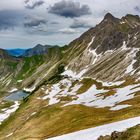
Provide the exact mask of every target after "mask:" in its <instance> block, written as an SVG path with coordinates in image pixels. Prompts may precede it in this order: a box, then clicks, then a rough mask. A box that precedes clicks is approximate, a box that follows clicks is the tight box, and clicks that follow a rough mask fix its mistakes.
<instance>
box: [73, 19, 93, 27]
mask: <svg viewBox="0 0 140 140" xmlns="http://www.w3.org/2000/svg"><path fill="white" fill-rule="evenodd" d="M90 27H92V26H91V25H90V24H89V23H88V21H84V20H78V19H75V20H74V22H73V23H72V25H71V26H70V28H90Z"/></svg>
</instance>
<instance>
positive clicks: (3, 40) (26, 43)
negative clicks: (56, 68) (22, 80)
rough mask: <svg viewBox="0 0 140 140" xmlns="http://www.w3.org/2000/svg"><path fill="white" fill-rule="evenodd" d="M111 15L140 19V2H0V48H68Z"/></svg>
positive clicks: (54, 0)
mask: <svg viewBox="0 0 140 140" xmlns="http://www.w3.org/2000/svg"><path fill="white" fill-rule="evenodd" d="M108 12H110V13H112V14H113V15H114V16H116V17H119V18H120V17H122V16H125V15H126V14H128V13H129V14H135V15H140V0H0V48H5V49H8V48H31V47H34V46H35V45H36V44H38V43H40V44H52V45H56V44H58V45H64V44H68V43H69V42H70V41H72V40H73V39H75V38H77V37H78V36H80V35H81V34H82V33H83V32H85V31H86V30H88V29H89V28H90V27H93V26H95V25H96V24H97V23H99V22H100V21H101V20H102V19H103V17H104V15H105V14H106V13H108Z"/></svg>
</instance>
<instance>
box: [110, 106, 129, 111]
mask: <svg viewBox="0 0 140 140" xmlns="http://www.w3.org/2000/svg"><path fill="white" fill-rule="evenodd" d="M130 106H132V105H116V106H114V107H112V108H111V109H110V110H120V109H124V108H127V107H130Z"/></svg>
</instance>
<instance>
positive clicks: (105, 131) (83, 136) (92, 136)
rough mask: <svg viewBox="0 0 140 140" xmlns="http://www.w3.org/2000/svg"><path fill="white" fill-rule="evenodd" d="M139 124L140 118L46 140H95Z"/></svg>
mask: <svg viewBox="0 0 140 140" xmlns="http://www.w3.org/2000/svg"><path fill="white" fill-rule="evenodd" d="M138 124H140V117H135V118H131V119H127V120H123V121H119V122H114V123H110V124H106V125H102V126H98V127H94V128H89V129H85V130H81V131H77V132H74V133H70V134H66V135H62V136H58V137H54V138H50V139H46V140H97V139H98V138H99V137H100V136H106V135H111V133H112V132H114V131H118V132H122V131H125V130H126V129H128V128H131V127H133V126H136V125H138Z"/></svg>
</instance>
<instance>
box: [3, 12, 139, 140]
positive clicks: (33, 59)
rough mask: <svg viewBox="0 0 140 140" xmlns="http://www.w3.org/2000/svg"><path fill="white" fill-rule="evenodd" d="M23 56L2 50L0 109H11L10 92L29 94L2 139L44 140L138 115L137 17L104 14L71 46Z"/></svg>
mask: <svg viewBox="0 0 140 140" xmlns="http://www.w3.org/2000/svg"><path fill="white" fill-rule="evenodd" d="M40 47H42V46H40ZM27 54H28V55H25V56H23V57H19V58H15V57H11V56H9V55H8V54H7V53H6V52H5V51H4V50H0V66H1V73H0V77H1V79H0V85H2V87H1V88H0V93H1V96H0V98H1V105H0V109H4V108H5V107H7V106H8V107H9V106H13V105H11V104H10V105H9V104H8V105H7V103H5V101H4V100H3V98H4V96H5V95H7V94H11V93H9V92H10V91H11V90H14V89H16V90H24V91H26V92H29V93H30V96H28V97H27V98H26V99H24V100H23V101H20V104H21V105H20V106H19V109H18V110H17V111H16V112H15V113H13V114H12V115H11V117H9V118H8V119H6V120H5V121H3V122H2V124H1V125H0V139H7V140H8V139H9V140H12V139H13V140H19V139H37V140H42V139H47V138H50V137H54V136H58V135H62V134H67V133H71V132H75V131H78V130H82V129H88V128H91V127H95V126H99V125H103V124H108V123H112V122H115V121H120V120H124V119H128V118H132V117H136V116H139V115H140V110H139V106H140V103H139V98H140V96H139V95H140V73H139V70H140V57H139V56H140V55H139V54H140V18H139V17H138V16H133V15H126V16H125V17H123V18H121V19H118V18H115V17H114V16H113V15H111V14H109V13H108V14H107V15H106V16H105V17H104V19H103V21H102V22H101V23H100V24H98V25H97V26H95V27H93V28H91V29H89V30H88V31H87V32H85V33H84V34H83V35H81V36H80V37H79V38H77V39H75V40H74V41H72V42H71V43H70V44H69V45H67V46H64V47H61V48H60V47H58V46H54V47H48V48H47V50H42V49H41V50H40V49H39V50H38V47H37V49H35V50H34V49H32V50H30V51H28V53H27ZM2 104H3V105H2ZM15 104H16V103H15ZM1 111H3V110H1ZM0 118H1V114H0ZM62 118H63V119H62ZM56 124H57V125H56ZM35 126H38V127H35ZM76 140H77V139H76Z"/></svg>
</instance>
